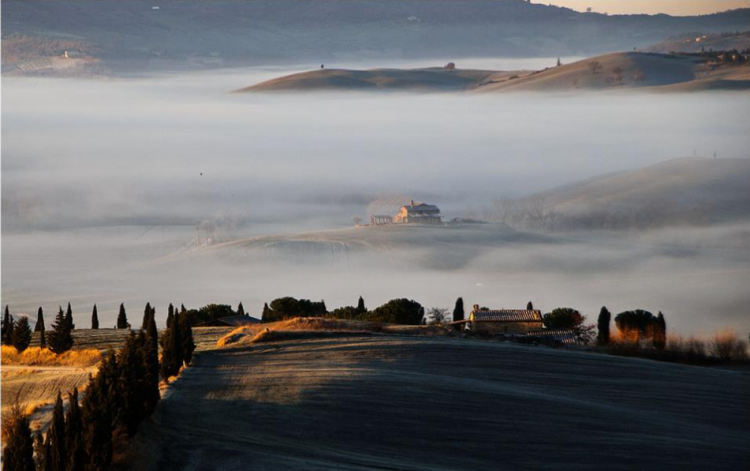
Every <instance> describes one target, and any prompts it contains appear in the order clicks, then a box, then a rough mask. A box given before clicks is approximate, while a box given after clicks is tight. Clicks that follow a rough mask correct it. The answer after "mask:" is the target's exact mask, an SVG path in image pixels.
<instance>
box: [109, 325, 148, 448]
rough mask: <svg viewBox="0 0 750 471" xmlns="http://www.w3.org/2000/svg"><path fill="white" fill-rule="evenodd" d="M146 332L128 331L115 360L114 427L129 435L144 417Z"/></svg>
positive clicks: (135, 429) (136, 428)
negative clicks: (116, 375)
mask: <svg viewBox="0 0 750 471" xmlns="http://www.w3.org/2000/svg"><path fill="white" fill-rule="evenodd" d="M145 342H146V339H145V336H144V334H143V332H139V333H138V335H136V334H135V332H131V333H130V335H129V336H128V338H127V340H126V341H125V346H124V347H123V348H122V350H121V351H120V355H119V359H118V362H117V366H118V373H119V377H118V378H117V382H118V385H119V387H118V389H117V390H118V391H119V400H118V406H119V407H118V408H117V410H116V411H115V417H114V419H115V424H116V427H115V428H118V427H122V429H123V430H124V431H125V433H126V434H127V436H128V437H132V436H133V435H135V432H136V431H137V430H138V424H139V423H140V422H141V421H142V420H143V418H144V417H145V406H146V369H145V359H144V357H143V354H144V351H145V348H144V347H145Z"/></svg>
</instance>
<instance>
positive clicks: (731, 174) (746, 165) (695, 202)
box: [521, 158, 750, 229]
mask: <svg viewBox="0 0 750 471" xmlns="http://www.w3.org/2000/svg"><path fill="white" fill-rule="evenodd" d="M525 201H537V202H538V203H539V204H540V205H543V206H544V207H545V208H547V209H548V210H553V211H554V212H555V213H556V219H557V222H556V224H558V225H559V227H563V228H603V229H617V228H625V227H645V228H648V227H659V226H666V225H674V224H699V225H702V224H711V223H721V222H737V221H745V222H746V221H747V219H748V217H750V159H706V158H682V159H676V160H670V161H667V162H664V163H661V164H658V165H653V166H650V167H646V168H643V169H638V170H632V171H627V172H620V173H616V174H613V175H607V176H602V177H597V178H593V179H591V180H587V181H583V182H580V183H575V184H572V185H567V186H565V187H562V188H559V189H556V190H552V191H547V192H544V193H541V194H538V195H535V196H532V197H531V198H528V199H527V200H525ZM521 204H523V201H522V202H521Z"/></svg>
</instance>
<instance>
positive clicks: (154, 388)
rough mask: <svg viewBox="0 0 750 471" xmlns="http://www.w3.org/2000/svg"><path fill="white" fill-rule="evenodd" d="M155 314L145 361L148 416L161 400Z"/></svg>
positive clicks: (157, 334) (148, 332)
mask: <svg viewBox="0 0 750 471" xmlns="http://www.w3.org/2000/svg"><path fill="white" fill-rule="evenodd" d="M155 317H156V316H155V315H152V316H151V318H150V319H149V324H148V327H147V329H146V342H145V347H144V348H145V352H144V361H145V363H146V393H145V395H146V407H145V409H146V410H145V412H146V416H147V417H148V416H150V415H151V414H152V413H153V412H154V409H155V408H156V404H157V403H158V402H159V399H160V394H159V331H158V330H157V329H156V319H155Z"/></svg>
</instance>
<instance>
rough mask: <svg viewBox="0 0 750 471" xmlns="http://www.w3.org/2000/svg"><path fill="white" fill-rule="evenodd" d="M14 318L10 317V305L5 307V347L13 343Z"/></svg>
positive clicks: (3, 337) (3, 334)
mask: <svg viewBox="0 0 750 471" xmlns="http://www.w3.org/2000/svg"><path fill="white" fill-rule="evenodd" d="M14 323H15V322H14V321H13V317H11V315H10V311H9V310H8V305H7V304H6V305H5V317H3V333H2V340H3V342H2V343H3V345H10V344H11V343H12V342H13V324H14Z"/></svg>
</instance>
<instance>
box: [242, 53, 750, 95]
mask: <svg viewBox="0 0 750 471" xmlns="http://www.w3.org/2000/svg"><path fill="white" fill-rule="evenodd" d="M631 89H639V90H651V91H681V92H689V91H703V90H748V89H750V62H745V63H741V64H732V63H722V64H718V63H715V61H714V62H711V61H710V59H709V58H707V57H698V56H690V55H680V54H657V53H644V52H624V53H612V54H606V55H603V56H597V57H592V58H590V59H585V60H581V61H577V62H574V63H572V64H566V65H561V66H558V67H554V68H549V69H544V70H539V71H533V72H529V71H505V72H492V71H486V70H463V69H455V70H447V69H445V68H442V67H436V68H428V69H372V70H341V69H338V70H325V69H323V70H315V71H310V72H303V73H299V74H293V75H287V76H284V77H279V78H276V79H272V80H269V81H266V82H262V83H260V84H257V85H253V86H250V87H246V88H243V89H241V90H238V91H239V92H271V91H286V92H289V91H297V92H310V91H329V92H330V91H342V90H343V91H355V90H356V91H382V90H410V91H443V92H464V91H469V92H472V93H497V92H566V91H587V90H595V91H614V90H631Z"/></svg>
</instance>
